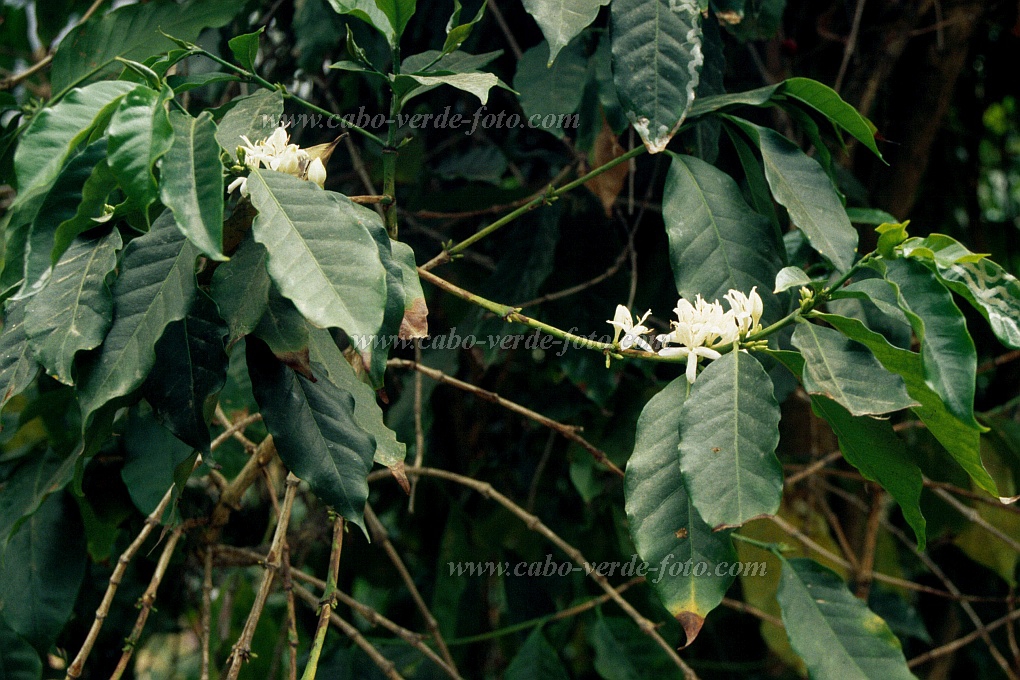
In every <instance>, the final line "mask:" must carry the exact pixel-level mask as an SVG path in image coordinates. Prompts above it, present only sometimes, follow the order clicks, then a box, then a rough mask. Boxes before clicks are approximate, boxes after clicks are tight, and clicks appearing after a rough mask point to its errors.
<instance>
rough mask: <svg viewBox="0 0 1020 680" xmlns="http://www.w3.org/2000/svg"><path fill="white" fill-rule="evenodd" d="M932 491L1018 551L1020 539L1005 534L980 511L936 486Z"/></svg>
mask: <svg viewBox="0 0 1020 680" xmlns="http://www.w3.org/2000/svg"><path fill="white" fill-rule="evenodd" d="M932 491H933V492H934V493H935V495H936V496H938V497H939V498H941V499H942V500H944V501H945V502H946V503H949V504H950V505H951V506H953V509H955V510H956V511H957V512H959V513H960V514H961V515H963V516H964V517H966V518H967V519H968V520H970V521H971V522H973V523H974V524H976V525H978V526H979V527H981V528H982V529H984V530H985V531H987V532H988V533H990V534H991V535H992V536H995V537H996V538H997V539H999V540H1000V541H1002V542H1003V543H1005V544H1006V545H1008V546H1009V547H1010V548H1011V549H1012V550H1013V551H1015V552H1018V553H1020V541H1017V540H1016V539H1015V538H1013V537H1012V536H1010V535H1009V534H1007V533H1006V532H1005V531H1003V530H1002V529H1000V528H999V527H997V526H995V525H993V524H991V523H989V522H988V520H986V519H985V518H984V517H982V516H981V513H979V512H978V511H977V510H975V509H974V508H972V507H970V506H967V505H964V504H963V503H961V502H960V501H959V500H958V499H957V498H956V497H955V496H953V495H952V494H951V493H949V492H948V491H946V490H945V489H940V488H936V489H932Z"/></svg>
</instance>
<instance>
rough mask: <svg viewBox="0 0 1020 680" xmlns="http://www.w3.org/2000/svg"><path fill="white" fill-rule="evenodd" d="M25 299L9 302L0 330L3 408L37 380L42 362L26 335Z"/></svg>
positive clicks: (0, 386) (1, 399) (0, 375)
mask: <svg viewBox="0 0 1020 680" xmlns="http://www.w3.org/2000/svg"><path fill="white" fill-rule="evenodd" d="M25 308H26V303H25V301H24V300H14V301H11V302H8V303H7V308H6V310H5V312H4V323H3V328H2V330H0V390H2V392H0V411H2V410H3V408H4V407H5V406H6V405H7V402H9V401H10V400H11V398H12V397H14V396H17V395H18V394H21V393H22V392H23V391H24V390H25V388H27V387H28V386H29V385H30V384H31V383H32V381H33V380H34V379H35V376H36V374H37V373H38V372H39V364H38V363H36V360H35V357H34V356H33V355H32V349H31V347H30V346H29V343H28V336H27V335H26V334H25Z"/></svg>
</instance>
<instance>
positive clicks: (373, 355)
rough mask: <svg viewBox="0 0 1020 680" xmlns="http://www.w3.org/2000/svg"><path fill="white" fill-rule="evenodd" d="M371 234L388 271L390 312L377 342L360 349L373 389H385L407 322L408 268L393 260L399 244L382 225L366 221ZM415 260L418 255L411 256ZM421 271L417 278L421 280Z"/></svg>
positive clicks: (387, 288)
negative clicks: (393, 349) (393, 350)
mask: <svg viewBox="0 0 1020 680" xmlns="http://www.w3.org/2000/svg"><path fill="white" fill-rule="evenodd" d="M366 225H367V226H368V229H369V231H370V232H371V233H372V236H373V237H374V238H375V243H376V246H377V247H378V249H379V261H380V262H382V265H383V267H384V268H385V270H386V309H385V310H384V312H383V322H382V326H380V328H379V332H378V334H377V338H376V339H377V340H378V342H376V341H373V342H371V343H363V342H362V343H360V346H359V347H358V348H357V349H358V353H359V354H360V355H361V359H362V361H363V363H364V365H365V367H366V368H367V369H368V380H369V382H370V383H371V384H372V386H373V387H376V388H382V387H383V374H384V373H385V372H386V360H387V359H388V358H389V351H390V349H391V347H392V346H393V344H394V339H396V338H397V337H398V335H399V333H400V328H401V325H402V323H403V320H404V269H403V268H402V267H401V266H400V264H398V263H397V261H396V260H395V259H394V257H393V246H394V245H395V244H397V242H396V241H394V240H393V239H391V238H390V237H389V234H387V232H386V229H385V228H384V227H383V225H382V223H381V222H379V221H376V220H368V221H366ZM411 261H412V262H413V261H414V255H413V254H412V256H411ZM417 275H418V273H417V271H415V277H416V278H417Z"/></svg>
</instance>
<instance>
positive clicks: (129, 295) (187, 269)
mask: <svg viewBox="0 0 1020 680" xmlns="http://www.w3.org/2000/svg"><path fill="white" fill-rule="evenodd" d="M197 257H198V250H197V249H196V248H195V247H194V246H193V245H191V243H190V242H189V241H188V240H187V239H185V238H184V236H183V235H182V234H181V232H180V230H179V229H178V228H177V226H176V225H175V224H174V218H173V214H172V213H171V212H170V211H169V210H166V211H164V212H163V214H162V215H161V216H160V217H159V218H158V219H157V220H156V221H155V222H153V224H152V229H151V230H150V231H149V233H148V234H145V235H144V236H139V237H138V238H136V239H134V240H133V241H131V243H129V244H128V245H127V248H125V250H124V256H123V258H122V259H121V264H120V276H119V277H118V278H117V280H116V281H115V282H114V284H113V310H114V314H113V325H112V326H111V327H110V332H109V333H108V334H107V336H106V340H105V342H103V345H102V346H101V347H100V349H99V350H98V351H97V352H95V353H92V354H90V355H88V356H86V357H84V359H82V358H79V362H78V364H79V372H78V402H79V404H80V405H81V412H82V423H83V425H84V426H86V427H87V426H88V425H89V423H90V421H91V418H92V416H93V414H94V413H95V412H96V411H97V410H98V409H99V408H100V407H101V406H103V405H104V404H107V403H108V402H110V401H112V400H113V399H116V398H118V397H123V396H125V395H127V394H128V393H130V392H131V391H133V390H135V389H137V388H138V387H139V386H141V384H142V382H143V381H144V380H145V377H146V376H147V375H148V374H149V371H150V370H151V369H152V366H153V364H154V363H155V361H156V352H155V345H156V341H157V340H159V338H160V337H161V336H162V335H163V331H164V330H165V329H166V327H167V326H168V325H170V324H171V323H173V322H174V321H179V320H181V319H183V318H184V316H185V314H187V312H188V309H190V307H191V302H192V300H194V298H195V290H196V286H195V259H196V258H197Z"/></svg>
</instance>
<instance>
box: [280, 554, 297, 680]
mask: <svg viewBox="0 0 1020 680" xmlns="http://www.w3.org/2000/svg"><path fill="white" fill-rule="evenodd" d="M294 573H295V572H293V571H291V568H290V546H289V545H288V544H287V541H284V542H283V591H284V592H285V593H286V594H287V644H288V646H289V648H290V654H289V656H288V658H287V663H288V665H287V677H288V678H290V680H297V650H298V641H299V640H298V632H297V608H296V607H295V606H294V582H293V581H292V580H291V577H292V576H293V574H294Z"/></svg>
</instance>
